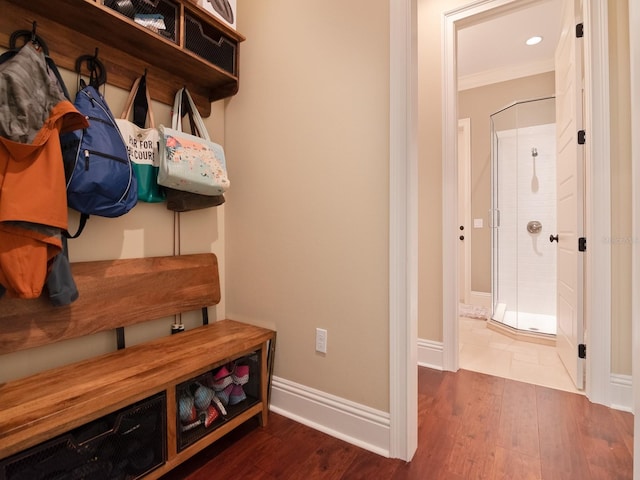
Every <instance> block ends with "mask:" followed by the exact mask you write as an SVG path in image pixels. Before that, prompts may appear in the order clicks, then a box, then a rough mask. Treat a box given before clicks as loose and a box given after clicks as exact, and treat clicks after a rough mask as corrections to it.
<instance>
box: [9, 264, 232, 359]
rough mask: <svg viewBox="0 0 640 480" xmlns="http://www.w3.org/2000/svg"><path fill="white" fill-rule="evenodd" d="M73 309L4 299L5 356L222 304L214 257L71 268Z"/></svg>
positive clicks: (37, 301) (42, 300) (40, 300)
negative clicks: (74, 295) (76, 293)
mask: <svg viewBox="0 0 640 480" xmlns="http://www.w3.org/2000/svg"><path fill="white" fill-rule="evenodd" d="M71 270H72V272H73V278H74V280H75V282H76V285H77V287H78V291H79V293H80V296H79V298H78V299H77V300H76V301H75V302H73V303H72V304H71V305H67V306H63V307H54V306H52V305H51V303H50V302H49V299H48V298H46V296H43V297H40V298H38V299H35V300H21V299H15V298H0V332H1V333H0V355H2V354H6V353H10V352H14V351H18V350H25V349H27V348H33V347H38V346H42V345H46V344H49V343H55V342H59V341H61V340H67V339H70V338H75V337H81V336H84V335H89V334H92V333H97V332H101V331H103V330H112V329H115V328H118V327H126V326H128V325H134V324H136V323H141V322H145V321H148V320H155V319H158V318H163V317H168V316H171V315H175V314H177V313H181V312H188V311H193V310H198V309H201V308H203V307H207V306H211V305H216V304H217V303H219V302H220V280H219V277H218V260H217V258H216V256H215V255H214V254H212V253H204V254H194V255H178V256H171V257H149V258H133V259H125V260H105V261H95V262H78V263H73V264H71Z"/></svg>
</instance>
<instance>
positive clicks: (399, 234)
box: [389, 0, 418, 461]
mask: <svg viewBox="0 0 640 480" xmlns="http://www.w3.org/2000/svg"><path fill="white" fill-rule="evenodd" d="M417 21H418V8H417V0H403V1H397V2H396V1H393V2H389V30H390V31H389V43H390V45H389V64H390V65H389V66H390V68H389V71H390V74H389V130H390V132H389V203H390V208H389V456H390V457H391V458H400V459H402V460H405V461H410V460H411V459H412V458H413V456H414V454H415V452H416V450H417V448H418V267H417V265H418V181H417V178H418V175H417V173H418V140H417V138H418V134H417V132H418V55H417V51H418V44H417V33H418V32H417Z"/></svg>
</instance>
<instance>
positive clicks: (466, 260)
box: [458, 118, 473, 304]
mask: <svg viewBox="0 0 640 480" xmlns="http://www.w3.org/2000/svg"><path fill="white" fill-rule="evenodd" d="M460 135H462V138H460ZM460 141H462V145H463V148H464V153H463V157H462V158H463V162H462V163H460V157H459V156H458V202H459V203H458V225H464V230H463V231H459V230H458V234H459V235H463V236H464V240H461V241H462V242H463V243H462V245H461V246H460V244H459V243H458V249H459V250H458V267H459V272H460V273H462V275H461V276H462V279H460V278H458V282H459V283H458V288H459V289H460V287H462V292H460V291H458V299H459V300H460V301H462V302H464V303H466V304H468V303H471V232H472V229H473V225H472V224H471V119H470V118H461V119H459V120H458V146H459V145H460ZM458 153H461V152H460V151H458ZM458 228H460V227H458ZM460 250H462V251H463V252H464V253H463V254H462V258H460Z"/></svg>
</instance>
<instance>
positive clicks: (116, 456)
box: [0, 392, 167, 480]
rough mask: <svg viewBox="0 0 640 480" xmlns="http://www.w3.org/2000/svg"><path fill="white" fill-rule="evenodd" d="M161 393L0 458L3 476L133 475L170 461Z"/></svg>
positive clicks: (28, 479)
mask: <svg viewBox="0 0 640 480" xmlns="http://www.w3.org/2000/svg"><path fill="white" fill-rule="evenodd" d="M166 411H167V409H166V396H165V394H164V392H163V393H161V394H158V395H155V396H153V397H150V398H147V399H145V400H142V401H140V402H138V403H135V404H133V405H131V406H129V407H126V408H124V409H122V410H119V411H117V412H114V413H111V414H109V415H106V416H104V417H102V418H100V419H98V420H94V421H93V422H90V423H88V424H86V425H83V426H81V427H78V428H76V429H74V430H72V431H70V432H69V433H66V434H64V435H61V436H59V437H56V438H54V439H52V440H49V441H47V442H44V443H42V444H40V445H37V446H35V447H32V448H30V449H28V450H25V451H24V452H21V453H18V454H15V455H13V456H11V457H8V458H6V459H4V460H2V461H0V480H54V479H55V480H62V479H65V480H66V479H69V480H71V479H74V480H75V479H90V480H107V479H119V480H132V479H137V478H141V477H143V476H144V475H146V474H147V473H149V472H150V471H152V470H155V469H156V468H158V467H160V466H161V465H163V464H164V463H165V462H166V455H167V454H166V451H167V449H166Z"/></svg>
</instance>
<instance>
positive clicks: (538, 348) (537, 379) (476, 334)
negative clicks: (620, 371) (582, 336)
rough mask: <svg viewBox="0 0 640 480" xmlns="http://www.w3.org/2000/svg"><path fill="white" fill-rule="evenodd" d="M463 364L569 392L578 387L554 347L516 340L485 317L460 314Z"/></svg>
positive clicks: (470, 367) (486, 371)
mask: <svg viewBox="0 0 640 480" xmlns="http://www.w3.org/2000/svg"><path fill="white" fill-rule="evenodd" d="M459 339H460V358H459V365H460V368H463V369H465V370H471V371H474V372H480V373H487V374H489V375H494V376H497V377H503V378H510V379H512V380H519V381H521V382H526V383H533V384H535V385H542V386H545V387H551V388H555V389H558V390H564V391H567V392H574V393H583V392H581V391H580V390H577V389H576V388H575V387H574V385H573V382H572V381H571V379H570V378H569V374H568V373H567V371H566V370H565V368H564V365H562V363H561V362H560V358H559V357H558V354H557V353H556V351H555V347H551V346H548V345H538V344H536V343H529V342H523V341H520V340H513V339H511V338H509V337H507V336H505V335H502V334H500V333H498V332H495V331H493V330H490V329H488V328H487V327H486V321H485V320H481V319H477V318H467V317H460V332H459Z"/></svg>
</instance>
